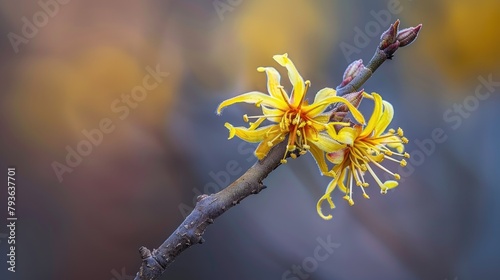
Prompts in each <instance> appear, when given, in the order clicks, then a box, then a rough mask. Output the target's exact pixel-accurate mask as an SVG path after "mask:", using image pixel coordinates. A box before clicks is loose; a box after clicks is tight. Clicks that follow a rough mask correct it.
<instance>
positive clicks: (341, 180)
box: [337, 168, 347, 193]
mask: <svg viewBox="0 0 500 280" xmlns="http://www.w3.org/2000/svg"><path fill="white" fill-rule="evenodd" d="M346 173H347V169H346V168H343V169H342V173H340V177H339V180H338V182H337V184H338V186H339V189H340V190H341V191H342V192H343V193H347V187H346V186H345V184H344V180H345V175H346Z"/></svg>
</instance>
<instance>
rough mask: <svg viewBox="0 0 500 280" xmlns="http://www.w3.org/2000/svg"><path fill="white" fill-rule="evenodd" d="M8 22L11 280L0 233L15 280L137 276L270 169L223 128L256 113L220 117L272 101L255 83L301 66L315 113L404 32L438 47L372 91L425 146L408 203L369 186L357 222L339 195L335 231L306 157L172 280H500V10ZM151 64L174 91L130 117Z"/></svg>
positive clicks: (293, 4)
mask: <svg viewBox="0 0 500 280" xmlns="http://www.w3.org/2000/svg"><path fill="white" fill-rule="evenodd" d="M0 7H1V10H0V33H1V34H3V37H2V38H3V39H2V40H0V61H1V63H0V71H1V72H0V73H1V75H0V81H1V85H2V87H1V92H0V94H1V95H0V106H1V108H0V114H1V117H0V129H1V130H0V134H1V145H0V152H1V159H0V164H1V170H2V171H1V174H2V176H5V177H6V176H7V175H6V174H7V172H6V170H7V169H6V168H7V166H15V167H16V168H17V193H16V199H17V204H16V211H17V212H16V213H17V217H18V219H19V220H18V221H17V232H16V245H17V247H16V250H17V251H16V256H17V258H16V271H17V272H16V273H11V272H8V271H7V266H6V261H7V257H6V252H7V248H8V244H7V239H6V236H7V234H8V232H7V229H6V227H5V226H2V227H0V249H1V250H0V251H1V255H0V263H2V265H1V266H0V278H1V279H104V280H112V279H114V280H128V279H132V275H135V273H136V272H137V269H138V268H139V265H140V257H139V254H138V248H139V247H140V246H143V245H144V246H147V247H148V248H154V247H157V246H159V245H160V244H161V243H162V242H163V240H164V239H165V238H167V237H168V235H170V233H171V232H173V231H174V230H175V228H176V227H177V226H178V224H180V222H181V221H182V220H183V219H184V215H185V213H186V211H189V209H190V207H192V206H193V199H194V198H195V197H196V196H197V195H198V194H200V193H205V192H214V191H217V190H219V189H220V188H221V187H224V186H225V185H226V183H227V182H228V181H233V180H235V179H236V178H237V177H238V176H239V175H241V174H242V173H243V172H244V170H246V168H248V167H249V166H250V165H251V164H253V162H254V161H255V159H254V158H253V156H252V148H253V147H254V146H253V145H252V144H247V143H244V142H242V141H240V140H239V139H233V140H230V141H228V140H227V129H226V128H224V126H223V124H224V123H225V122H226V121H229V122H231V123H233V124H235V125H243V121H242V119H241V115H242V114H243V113H244V112H256V110H255V108H254V107H252V106H250V105H249V106H247V105H244V104H243V105H237V106H232V107H230V108H228V109H226V110H225V111H224V113H223V115H222V116H216V115H215V108H216V106H217V105H218V104H219V103H220V102H221V101H222V100H224V99H227V98H229V97H232V96H235V95H237V94H241V93H243V92H247V91H252V90H259V91H265V90H266V84H265V82H266V79H265V75H264V74H262V73H258V72H257V71H256V68H257V67H259V66H274V67H279V65H277V64H276V63H275V62H274V61H273V60H272V56H273V55H274V54H282V53H285V52H287V53H288V54H289V56H290V58H291V59H293V61H294V62H295V64H296V65H297V68H298V70H299V72H300V73H301V74H302V76H303V77H304V78H305V79H309V80H311V82H312V88H311V90H310V92H309V99H310V100H312V98H313V94H314V93H315V92H316V91H317V90H319V89H321V88H324V87H335V86H336V85H338V84H339V83H340V82H341V77H342V73H343V71H344V69H345V67H346V66H347V65H348V64H349V63H350V62H351V61H352V60H355V59H359V58H362V59H363V60H364V61H365V62H368V60H369V59H370V57H371V56H372V54H373V51H374V50H375V47H376V46H377V44H378V42H379V39H378V37H379V35H380V33H381V32H382V31H383V30H385V29H387V27H388V26H389V20H390V22H393V21H395V20H396V19H397V18H399V19H401V22H402V27H408V26H415V25H417V24H419V23H423V26H424V27H423V29H422V31H421V35H420V37H419V38H418V40H417V42H416V43H415V44H413V45H411V46H409V47H407V48H405V49H402V50H400V51H398V52H397V53H396V57H395V59H394V60H392V61H388V62H386V63H385V64H384V65H383V66H382V67H381V68H380V69H379V70H378V71H377V72H376V74H375V75H374V76H373V77H372V78H371V79H370V80H369V82H368V83H367V84H366V85H365V90H366V91H368V92H373V91H374V92H378V93H380V94H382V96H383V97H384V99H386V100H388V101H389V102H391V103H392V104H393V105H394V107H395V118H394V120H393V123H392V125H391V127H394V128H397V127H398V126H401V127H403V128H404V130H405V136H406V137H407V138H408V139H410V143H409V144H408V145H407V147H406V148H407V149H406V150H407V151H408V152H410V153H411V154H412V159H411V160H410V161H409V164H408V166H407V168H405V169H404V170H401V171H400V173H401V175H402V177H403V180H402V181H403V182H401V183H400V186H399V187H398V188H396V189H395V190H393V191H391V192H390V193H389V194H387V195H385V196H382V195H380V194H379V191H378V190H377V188H369V189H368V193H369V194H370V196H371V199H370V200H365V199H363V198H362V197H361V195H360V194H359V193H355V202H356V204H355V205H354V206H352V207H349V205H348V204H347V203H346V202H345V201H344V200H342V193H340V192H339V191H336V192H334V194H333V200H334V202H335V203H336V205H337V208H336V209H335V210H333V212H332V214H333V219H332V220H330V221H324V220H322V219H321V218H320V217H319V216H318V215H317V213H316V207H315V206H316V202H317V200H318V199H319V198H320V197H321V195H322V194H323V193H324V190H325V188H326V186H327V184H328V182H329V180H328V178H325V177H321V176H320V175H319V172H318V170H317V168H316V166H315V163H314V161H313V160H312V157H311V156H310V155H306V156H304V157H300V158H299V159H298V160H290V161H289V164H287V165H285V166H281V167H280V168H278V169H277V170H275V171H274V172H273V173H272V174H271V175H270V176H269V177H268V178H267V179H266V181H265V184H266V185H267V186H268V188H267V189H266V190H264V191H263V192H261V193H260V194H259V195H257V196H252V197H249V198H247V199H245V200H244V201H243V202H242V203H241V204H240V205H238V206H237V207H234V208H233V209H231V210H230V211H228V212H227V213H226V214H224V215H223V216H222V217H220V218H219V219H217V220H216V221H215V224H214V225H212V226H211V227H209V228H208V230H207V232H206V235H205V240H206V243H205V244H203V245H201V246H200V245H197V246H195V247H193V248H190V249H189V250H187V251H186V252H185V253H183V254H182V255H181V256H180V257H179V258H178V259H177V260H176V261H175V262H174V263H173V265H172V266H171V267H169V268H168V270H167V272H166V273H165V275H164V277H163V278H162V279H242V280H249V279H349V280H351V279H459V280H462V279H500V266H499V263H500V252H499V250H500V241H499V239H498V236H499V235H500V219H499V217H498V213H499V211H500V209H499V207H500V206H499V205H500V204H499V203H498V198H499V197H500V188H499V183H498V176H497V174H496V173H495V172H496V170H495V169H496V168H498V167H499V166H500V160H499V158H500V148H498V146H497V145H498V139H497V138H496V137H500V133H499V132H498V131H497V130H496V129H497V128H498V123H497V120H498V118H499V117H500V111H499V110H498V106H499V105H500V99H499V95H498V91H500V85H497V84H495V83H490V86H489V87H486V86H484V84H485V83H484V80H486V81H487V80H492V81H500V75H499V73H498V70H499V67H498V65H499V62H500V49H499V48H498V44H499V42H500V40H499V38H498V30H497V26H498V25H499V24H500V17H499V16H500V14H499V11H500V2H499V1H495V0H476V1H451V0H444V1H417V0H414V1H410V0H400V1H395V0H388V1H361V0H357V1H349V2H348V1H319V0H318V1H300V0H290V1H276V0H271V1H269V0H268V1H264V0H258V1H257V0H254V1H249V0H248V1H246V0H239V1H238V0H220V1H211V0H210V1H202V0H189V1H180V0H172V1H168V0H163V1H156V0H150V1H118V0H111V1H94V0H91V1H83V0H72V1H63V0H59V2H57V1H56V0H53V1H50V0H41V1H40V2H36V1H6V0H2V1H0ZM27 22H28V23H27ZM360 32H361V33H363V34H364V35H360ZM375 34H376V35H375ZM148 67H149V68H151V69H155V68H159V69H161V72H168V76H167V74H164V73H163V74H162V75H163V76H161V77H160V76H156V78H157V79H156V80H153V81H156V82H157V83H156V84H155V86H153V87H150V89H148V91H147V92H146V94H145V95H142V96H141V98H143V99H142V100H141V101H140V102H130V101H126V100H123V99H122V95H123V94H124V95H130V93H131V92H132V91H133V90H134V89H135V87H136V86H138V85H142V84H143V79H144V77H146V76H147V75H150V74H149V73H150V72H148V70H146V69H147V68H148ZM278 70H279V71H281V73H282V76H283V77H284V78H283V81H282V83H283V84H284V85H285V87H286V88H288V89H290V85H289V84H288V81H286V79H285V77H286V73H285V72H284V71H282V69H279V68H278ZM479 77H482V78H479ZM153 78H154V77H153ZM481 81H483V82H481ZM127 102H130V103H127ZM368 105H369V103H368ZM362 110H363V111H364V112H365V113H370V110H371V107H370V106H365V105H363V106H362ZM103 119H107V120H110V121H111V126H112V127H113V130H112V131H111V132H109V133H103V137H102V139H101V141H100V142H99V144H98V145H92V146H91V147H90V151H88V155H86V156H82V158H81V160H80V162H78V163H77V164H75V167H68V169H67V170H66V171H68V170H71V172H69V171H68V172H63V174H62V175H61V174H60V176H59V177H60V178H58V176H57V174H56V173H57V172H55V171H54V164H55V162H57V163H60V164H65V165H66V156H67V154H68V150H67V148H68V147H69V149H77V148H78V145H84V144H80V143H81V142H82V141H86V139H87V138H86V137H85V136H84V134H83V133H82V131H83V130H86V131H87V132H88V131H94V130H95V129H98V128H99V127H100V123H101V122H102V120H103ZM108 125H109V123H108ZM433 137H434V138H433ZM82 149H84V148H82ZM56 165H57V164H56ZM228 166H229V171H231V173H229V172H228ZM391 168H393V169H396V170H397V168H398V167H397V166H392V167H391ZM381 176H383V175H381ZM5 177H4V178H5ZM5 179H6V178H5ZM5 179H2V180H5ZM6 188H7V187H6V185H5V186H4V187H2V191H0V194H1V197H0V198H1V205H5V204H6V200H7V198H6ZM5 208H6V207H4V206H2V207H1V209H2V210H1V214H2V217H6V215H7V211H6V209H5ZM325 211H326V210H325ZM4 221H5V218H4ZM4 223H6V222H4ZM318 238H319V239H320V240H322V241H318ZM328 240H329V242H330V243H334V244H335V249H331V248H330V249H328V250H327V249H324V248H323V249H322V250H321V254H322V255H321V256H322V258H321V260H320V259H318V258H317V257H315V254H314V252H315V251H316V248H318V246H321V244H323V243H324V242H328ZM321 248H322V247H320V249H321ZM293 267H295V269H297V267H301V268H300V269H301V271H302V272H300V273H297V272H295V271H296V270H294V269H293Z"/></svg>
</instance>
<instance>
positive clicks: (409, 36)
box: [397, 24, 422, 47]
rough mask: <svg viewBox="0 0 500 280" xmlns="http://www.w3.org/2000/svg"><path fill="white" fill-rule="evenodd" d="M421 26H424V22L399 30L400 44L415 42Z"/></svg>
mask: <svg viewBox="0 0 500 280" xmlns="http://www.w3.org/2000/svg"><path fill="white" fill-rule="evenodd" d="M420 28H422V24H419V25H417V26H416V27H410V28H405V29H403V30H401V31H399V32H398V35H397V40H398V41H399V43H400V44H399V46H400V47H404V46H408V45H409V44H411V43H413V41H415V39H417V36H418V32H419V31H420Z"/></svg>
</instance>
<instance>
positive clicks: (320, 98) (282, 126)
mask: <svg viewBox="0 0 500 280" xmlns="http://www.w3.org/2000/svg"><path fill="white" fill-rule="evenodd" d="M273 58H274V60H276V61H277V62H278V63H279V64H280V65H281V66H283V67H286V69H287V70H288V77H289V79H290V82H291V84H292V85H293V90H292V93H291V95H290V96H288V94H287V93H286V91H285V90H284V88H283V87H282V86H281V85H280V74H279V73H278V71H276V69H274V68H273V67H259V68H258V69H257V70H258V71H259V72H266V74H267V79H268V81H267V90H268V92H269V95H268V94H264V93H261V92H256V91H253V92H248V93H245V94H242V95H239V96H236V97H234V98H231V99H228V100H226V101H224V102H222V103H221V104H220V105H219V107H218V108H217V114H220V113H221V110H222V109H223V108H224V107H227V106H229V105H232V104H235V103H240V102H246V103H251V104H255V105H256V106H257V107H261V108H262V115H260V116H252V117H249V116H247V115H243V119H244V121H245V122H249V120H250V119H256V121H255V122H253V123H252V122H250V126H249V127H248V128H245V127H234V126H232V125H231V124H229V123H226V124H225V126H226V127H227V128H228V129H229V139H231V138H233V137H234V136H238V137H239V138H241V139H243V140H245V141H248V142H255V143H257V142H260V144H259V146H258V147H257V149H256V150H255V156H256V157H257V158H258V159H262V158H264V157H265V156H266V155H267V153H268V152H269V150H270V149H271V147H273V146H274V145H276V144H278V143H280V142H281V141H283V140H285V138H286V137H287V136H288V145H287V151H288V152H294V151H298V152H299V153H300V154H305V153H306V152H307V151H308V150H310V151H311V154H312V155H313V157H314V158H315V159H316V161H317V163H318V165H319V166H320V169H321V170H323V171H326V170H327V167H326V163H325V159H324V152H334V151H337V150H339V149H342V148H344V147H345V146H346V143H347V142H349V141H350V140H349V139H343V136H344V135H345V134H342V133H338V134H337V133H332V132H333V130H332V129H331V127H332V126H333V125H340V126H347V125H349V123H345V122H330V114H329V112H327V111H328V108H329V106H330V105H332V104H334V103H343V104H345V105H346V106H347V107H348V108H349V110H350V112H351V114H352V115H353V117H354V118H355V119H356V120H357V121H358V122H360V123H364V118H363V115H361V113H360V112H359V111H358V110H357V109H356V108H355V107H354V106H353V105H352V104H350V103H349V101H347V100H346V99H345V98H343V97H340V96H336V91H335V90H334V89H331V88H324V89H322V90H320V91H319V92H318V93H317V94H316V96H315V98H314V102H313V103H312V104H309V103H308V102H307V101H306V100H305V99H304V98H305V96H306V92H307V90H308V88H309V86H310V85H311V83H310V81H305V82H304V80H303V79H302V77H301V76H300V74H299V72H298V71H297V69H296V68H295V65H294V64H293V62H292V61H291V60H290V59H289V58H288V55H287V54H284V55H275V56H274V57H273ZM266 120H267V121H268V122H269V123H270V124H268V125H265V126H262V127H260V125H261V124H262V123H263V122H264V121H266ZM347 136H350V135H347ZM286 154H287V153H285V155H284V156H283V159H282V163H286V159H285V158H286ZM290 156H291V157H292V158H295V157H296V155H295V154H294V153H291V155H290Z"/></svg>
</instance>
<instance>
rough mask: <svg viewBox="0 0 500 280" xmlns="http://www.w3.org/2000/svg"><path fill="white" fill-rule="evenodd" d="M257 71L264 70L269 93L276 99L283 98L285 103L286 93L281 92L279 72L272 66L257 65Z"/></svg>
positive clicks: (286, 99)
mask: <svg viewBox="0 0 500 280" xmlns="http://www.w3.org/2000/svg"><path fill="white" fill-rule="evenodd" d="M257 71H259V72H266V74H267V91H268V92H269V95H271V96H272V97H274V98H277V99H283V100H284V101H286V102H287V103H288V102H289V101H288V95H286V93H285V91H284V90H283V93H282V92H281V89H280V88H281V84H280V79H281V76H280V73H278V71H276V69H274V67H259V68H257Z"/></svg>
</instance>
